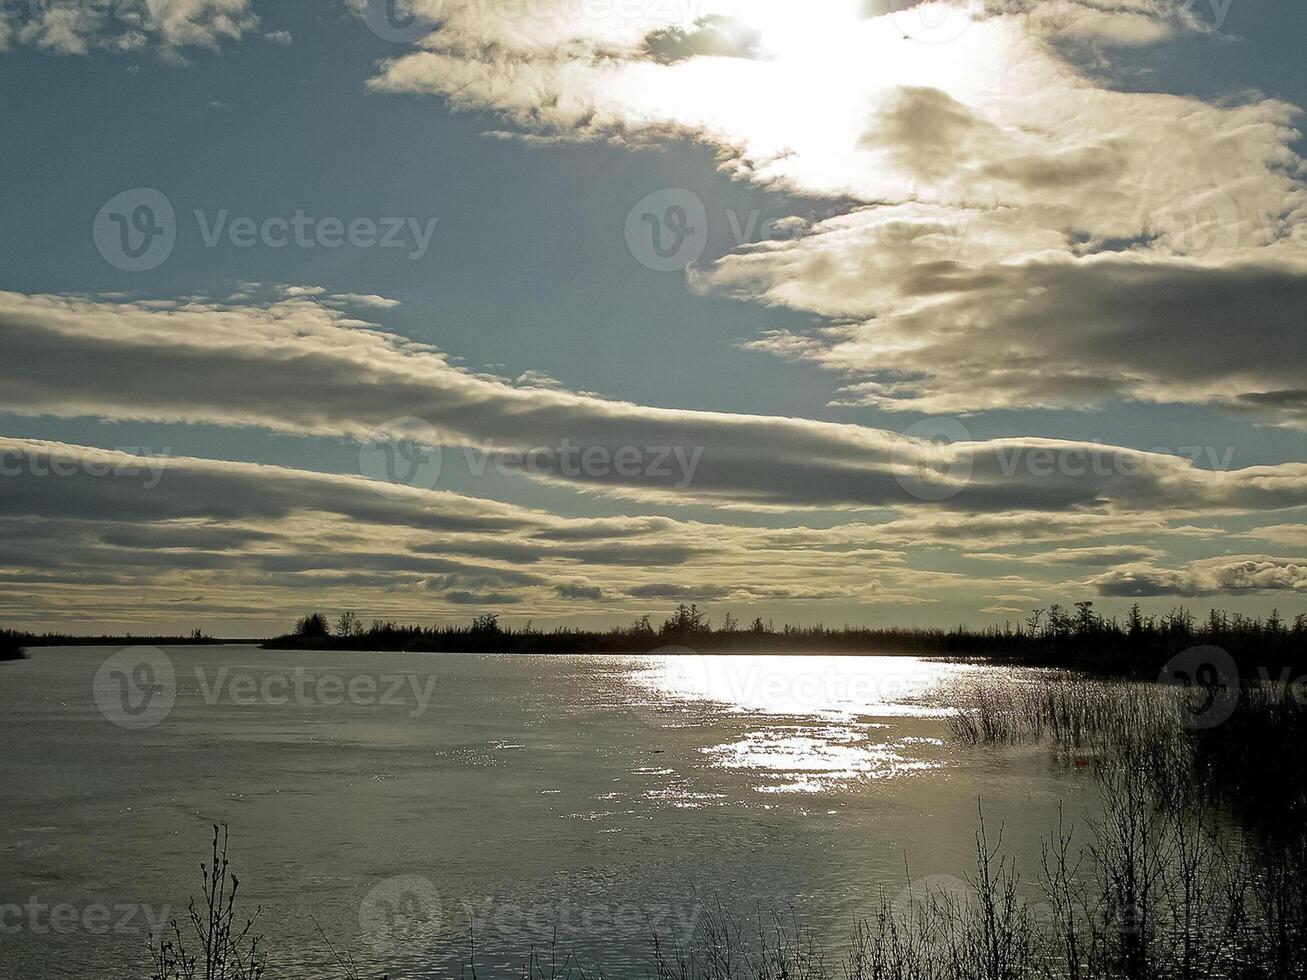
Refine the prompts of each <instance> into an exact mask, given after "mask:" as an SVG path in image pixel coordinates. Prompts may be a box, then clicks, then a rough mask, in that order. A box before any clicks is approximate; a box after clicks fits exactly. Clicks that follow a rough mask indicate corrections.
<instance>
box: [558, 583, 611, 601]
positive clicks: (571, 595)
mask: <svg viewBox="0 0 1307 980" xmlns="http://www.w3.org/2000/svg"><path fill="white" fill-rule="evenodd" d="M558 597H559V598H560V599H590V600H592V601H594V602H598V601H600V600H601V599H603V597H604V590H603V589H601V588H599V586H597V585H584V584H581V583H577V582H564V583H563V584H561V585H559V586H558Z"/></svg>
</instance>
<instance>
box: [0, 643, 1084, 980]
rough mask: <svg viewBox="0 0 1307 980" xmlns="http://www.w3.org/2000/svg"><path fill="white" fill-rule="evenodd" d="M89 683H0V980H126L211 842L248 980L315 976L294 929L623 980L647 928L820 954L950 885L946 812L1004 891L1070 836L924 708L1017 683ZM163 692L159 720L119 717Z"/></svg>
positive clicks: (120, 668) (420, 666)
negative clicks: (1062, 835)
mask: <svg viewBox="0 0 1307 980" xmlns="http://www.w3.org/2000/svg"><path fill="white" fill-rule="evenodd" d="M114 653H115V650H114V649H88V648H80V649H48V650H38V651H36V652H35V655H34V657H33V659H32V660H30V661H27V662H23V663H16V664H5V665H0V737H2V738H3V746H4V752H3V755H0V787H3V789H0V794H2V797H0V798H3V800H4V804H3V816H4V819H3V822H2V823H0V976H6V977H7V976H14V977H18V976H32V977H45V976H60V977H62V976H67V977H79V978H85V977H90V976H94V977H118V976H121V977H146V976H148V972H147V971H146V969H145V963H146V957H145V942H146V934H147V932H148V931H149V926H148V922H149V921H150V919H151V918H152V917H153V918H154V919H158V918H159V917H160V916H162V915H164V914H165V913H167V912H168V911H169V910H171V913H172V914H174V915H179V916H181V915H183V914H184V910H185V904H186V899H187V896H188V895H190V894H192V893H196V894H198V891H199V869H198V864H199V862H200V861H201V860H202V859H204V858H205V856H206V854H207V848H208V842H209V836H210V834H211V830H210V826H211V825H212V824H213V823H215V822H221V823H226V824H228V825H230V828H231V836H232V854H231V857H232V860H233V865H234V867H235V869H236V871H237V873H238V874H239V876H240V878H241V894H242V897H243V898H244V899H245V900H246V902H247V903H248V907H249V908H250V909H251V910H252V909H253V907H254V906H256V905H259V906H262V912H261V915H260V918H259V925H260V928H261V931H262V932H263V933H264V934H265V935H266V937H267V939H266V943H267V948H268V949H269V951H270V953H271V961H272V965H271V969H270V971H269V973H270V975H271V976H274V977H290V978H309V977H312V978H321V977H327V976H343V973H342V972H341V971H340V970H338V969H334V968H330V959H331V958H330V954H329V952H328V951H327V948H326V945H325V943H324V942H323V941H322V939H321V938H320V937H319V935H318V931H317V926H316V925H315V922H314V920H315V919H316V922H317V923H318V924H320V926H321V928H322V930H323V931H324V932H325V933H326V935H327V936H328V937H330V939H331V941H332V942H333V943H335V944H336V945H337V946H338V947H347V948H348V949H349V950H350V951H351V952H352V954H353V956H354V957H355V958H356V959H357V960H358V962H359V965H360V967H361V968H362V975H363V976H380V975H381V973H382V972H383V971H384V972H388V973H389V975H390V976H391V977H392V978H398V977H426V976H457V975H458V968H459V965H460V963H461V962H462V961H464V960H465V959H466V957H467V955H468V949H469V946H468V936H469V933H470V932H471V933H474V934H475V936H476V949H477V967H478V973H479V974H480V975H481V976H483V977H487V976H500V975H503V976H507V975H509V974H510V973H511V974H512V975H513V976H514V977H516V976H517V974H518V967H519V965H520V963H521V961H522V958H523V956H524V955H525V953H526V952H527V950H528V949H529V947H530V946H531V944H532V943H536V944H539V943H542V942H543V943H548V942H549V940H550V938H551V936H553V935H556V936H557V941H558V944H559V946H560V947H562V948H564V949H568V950H571V949H575V950H576V951H577V952H578V953H579V954H580V955H581V956H582V957H583V958H584V959H585V960H587V961H588V962H590V963H597V964H601V965H602V966H603V968H604V971H605V973H606V974H608V975H609V976H611V977H615V978H623V977H637V976H640V977H642V976H644V975H645V973H646V969H647V966H648V942H647V938H648V934H649V931H650V929H651V928H654V929H658V930H659V931H662V932H664V933H666V932H676V933H684V932H685V931H687V930H689V929H691V928H692V927H693V925H694V923H695V921H696V917H697V915H698V910H699V908H700V907H701V906H702V904H703V903H704V902H705V901H707V902H718V901H720V902H721V903H722V904H723V905H725V906H726V907H728V908H730V909H733V910H736V911H741V912H756V911H758V910H763V911H767V910H779V911H782V912H785V913H786V914H790V913H793V914H794V915H796V916H797V917H799V918H800V919H801V920H802V921H803V922H804V923H806V924H808V925H810V926H812V927H813V928H814V929H816V930H817V931H818V932H819V933H821V934H822V935H825V936H828V937H830V938H831V939H832V940H835V941H838V940H840V939H842V938H843V937H844V936H846V935H847V933H848V931H849V927H850V924H851V922H852V919H853V916H854V915H855V914H857V913H858V912H860V911H861V912H868V911H871V910H872V908H873V906H874V905H875V904H876V903H877V902H878V901H879V897H880V895H881V894H882V892H883V893H885V894H887V895H889V896H890V897H893V896H895V895H897V894H899V893H900V892H901V891H902V890H903V889H904V888H905V886H906V885H907V883H908V881H909V879H918V878H923V877H930V876H955V877H960V876H961V875H962V874H963V873H964V872H966V871H967V870H968V869H969V867H970V862H971V861H972V859H973V854H974V838H973V835H974V832H975V829H976V824H977V808H978V805H980V804H982V803H983V808H984V812H985V816H986V820H987V822H988V823H990V824H992V825H993V826H995V827H997V826H998V825H999V824H1002V825H1004V843H1005V845H1006V846H1007V848H1008V849H1009V850H1010V851H1011V852H1012V853H1014V854H1015V855H1016V856H1017V857H1018V859H1019V860H1021V861H1022V863H1023V864H1024V865H1025V866H1026V867H1027V868H1028V869H1029V870H1030V871H1031V872H1032V873H1033V872H1034V870H1035V866H1036V862H1037V859H1038V849H1039V840H1040V837H1041V835H1043V834H1045V833H1046V832H1047V831H1048V830H1049V829H1050V828H1052V827H1053V826H1054V825H1055V824H1056V822H1057V813H1058V806H1059V803H1060V802H1064V803H1065V806H1066V809H1067V813H1068V816H1069V817H1070V818H1072V819H1074V818H1075V817H1076V816H1077V815H1080V814H1083V813H1087V812H1089V811H1091V810H1092V809H1094V808H1095V791H1094V788H1093V786H1092V782H1091V778H1090V777H1089V776H1088V775H1087V774H1085V773H1077V772H1075V771H1074V770H1071V771H1068V770H1067V769H1066V768H1065V767H1064V766H1063V765H1061V764H1060V763H1057V762H1056V761H1054V760H1052V759H1051V758H1050V757H1049V756H1048V754H1047V753H1046V752H1044V751H1042V750H1039V749H1031V748H1027V749H1013V750H1003V751H995V750H992V749H974V748H966V747H962V746H958V745H956V744H954V743H953V742H951V741H950V739H949V735H948V730H947V724H946V721H945V714H946V712H945V710H944V708H943V699H944V697H945V696H946V694H947V693H948V692H949V691H951V690H955V689H961V690H966V689H967V688H969V687H970V686H971V685H972V684H974V683H975V682H977V681H978V680H980V679H982V677H984V676H986V675H994V674H1005V673H1006V676H1001V677H999V678H998V679H1000V680H1003V681H1005V682H1011V683H1026V682H1030V681H1031V680H1036V681H1037V678H1036V677H1033V676H1032V675H1029V674H1020V673H1017V672H1002V671H997V670H995V669H991V668H976V667H972V666H964V665H956V664H942V663H932V662H926V661H921V660H918V659H915V658H909V657H812V656H805V657H761V656H756V657H755V656H724V657H703V658H701V657H695V656H678V655H666V656H663V655H650V656H643V657H641V656H622V657H592V656H555V657H525V656H482V655H416V654H407V655H406V654H383V653H373V654H325V653H296V652H269V651H261V650H257V649H254V648H249V647H214V648H169V649H166V650H164V651H162V652H161V653H160V654H158V655H155V654H153V653H147V654H141V655H138V654H130V655H127V656H126V657H125V658H124V657H123V656H122V655H119V657H118V658H116V659H115V660H114V661H111V662H110V663H109V664H108V666H107V667H106V659H107V658H108V657H109V656H110V655H112V654H114ZM160 658H162V660H160ZM136 660H139V661H140V662H141V663H143V664H146V665H147V667H148V672H147V673H142V672H141V668H139V667H137V666H133V664H134V661H136ZM168 669H171V670H172V672H173V674H174V675H175V679H176V695H175V700H174V699H172V698H171V697H169V698H167V699H166V700H164V701H160V700H157V699H156V700H153V701H151V700H150V698H151V697H155V696H156V695H158V696H159V697H162V696H163V694H164V693H169V694H170V693H171V691H170V689H168V688H167V685H166V684H162V685H160V684H159V681H160V678H161V676H162V673H163V672H165V671H166V670H168ZM164 679H165V680H166V678H164ZM990 679H993V678H992V676H991V677H990ZM144 682H149V684H153V685H154V686H153V687H151V686H149V684H146V683H144ZM138 683H140V684H142V686H141V687H140V689H139V690H135V691H134V692H133V689H132V687H131V685H133V684H138ZM124 685H126V686H124ZM142 691H143V692H145V693H144V695H141V692H142ZM124 692H126V693H124ZM133 693H135V694H136V695H138V696H137V697H135V698H134V697H132V696H131V695H132V694H133ZM124 697H126V700H123V699H124ZM428 698H429V700H428ZM937 880H947V879H937Z"/></svg>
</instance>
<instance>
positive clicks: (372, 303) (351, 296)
mask: <svg viewBox="0 0 1307 980" xmlns="http://www.w3.org/2000/svg"><path fill="white" fill-rule="evenodd" d="M328 299H329V300H330V301H331V302H332V303H333V304H335V303H339V304H341V305H343V306H364V307H367V308H369V309H374V310H389V309H393V308H394V307H396V306H399V300H397V299H388V298H387V297H385V296H378V295H377V294H376V293H366V294H365V293H332V294H331V296H329V297H328Z"/></svg>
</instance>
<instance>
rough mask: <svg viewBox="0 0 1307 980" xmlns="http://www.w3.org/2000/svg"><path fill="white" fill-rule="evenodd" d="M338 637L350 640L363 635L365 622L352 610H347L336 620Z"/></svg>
mask: <svg viewBox="0 0 1307 980" xmlns="http://www.w3.org/2000/svg"><path fill="white" fill-rule="evenodd" d="M336 635H337V636H343V637H345V638H346V639H350V638H351V637H355V636H362V635H363V622H362V621H361V620H360V619H359V618H358V616H356V615H355V614H354V613H353V612H352V611H351V610H349V609H346V610H345V611H344V612H343V613H341V614H340V619H338V620H336Z"/></svg>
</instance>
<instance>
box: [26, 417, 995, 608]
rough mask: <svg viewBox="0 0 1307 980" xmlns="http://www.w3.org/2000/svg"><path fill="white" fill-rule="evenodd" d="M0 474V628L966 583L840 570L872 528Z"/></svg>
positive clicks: (207, 483)
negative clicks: (587, 514)
mask: <svg viewBox="0 0 1307 980" xmlns="http://www.w3.org/2000/svg"><path fill="white" fill-rule="evenodd" d="M160 466H162V470H161V471H160V470H159V467H160ZM0 468H2V469H0V479H3V484H4V486H3V489H4V493H3V494H0V581H6V582H21V583H25V584H26V585H27V586H29V587H30V589H29V590H27V591H21V592H20V591H18V590H6V592H5V594H4V595H3V596H0V616H3V618H4V619H6V620H8V621H23V622H29V621H32V620H41V619H47V620H57V619H59V618H60V617H61V616H62V615H63V611H65V610H66V609H67V608H68V607H69V604H70V603H75V604H76V606H77V608H79V610H82V611H84V614H85V615H84V618H85V619H86V620H88V621H91V620H97V621H98V618H99V617H107V619H109V620H113V621H123V622H131V621H140V620H142V619H144V620H146V621H150V619H151V617H154V618H155V621H158V620H159V619H162V620H164V621H167V619H168V617H169V616H170V615H171V613H169V612H168V607H169V606H170V605H171V604H173V603H174V601H175V600H178V599H182V598H189V597H193V596H196V595H204V596H206V597H207V599H208V600H209V601H210V603H211V605H212V607H213V609H214V610H226V612H223V613H222V614H223V615H234V616H236V618H244V619H262V620H264V621H268V620H275V621H282V622H284V621H287V620H289V619H290V618H291V617H293V616H294V615H298V614H302V613H303V611H304V609H305V607H306V606H319V607H328V608H354V609H357V610H359V611H361V612H363V613H366V615H368V616H379V617H383V618H404V619H409V620H412V619H415V618H426V617H427V616H429V615H440V614H442V613H443V614H447V615H455V614H457V613H458V610H459V609H461V608H462V607H465V606H467V605H486V606H498V605H508V604H512V605H514V607H515V608H519V609H521V610H523V612H524V614H528V615H533V616H540V617H551V616H552V617H556V618H559V619H562V618H569V619H574V618H575V617H576V616H578V615H584V614H587V613H596V612H602V613H603V614H605V615H610V614H614V615H622V616H625V615H630V614H639V613H642V612H650V611H651V609H650V605H649V604H650V603H653V604H654V609H653V611H657V609H658V608H659V606H658V603H660V602H668V601H672V600H675V599H679V598H681V597H683V596H684V597H694V598H695V599H696V600H698V601H705V600H708V599H724V598H726V597H728V596H729V597H730V598H731V599H732V601H738V602H741V603H751V602H769V601H781V600H787V599H794V600H796V601H797V600H802V601H805V602H822V601H828V600H840V601H850V602H861V601H866V602H882V603H884V602H898V603H902V602H910V601H912V600H913V597H914V594H915V593H916V592H917V591H919V590H921V589H938V588H941V587H943V586H945V585H948V584H956V583H957V582H959V581H969V580H963V579H962V578H961V577H959V576H952V575H945V574H940V573H937V572H931V571H916V570H913V569H911V568H908V567H906V566H904V564H903V563H902V561H901V556H898V555H894V554H888V555H885V554H881V553H878V552H876V551H875V550H873V549H870V548H864V549H862V550H860V551H858V552H856V553H854V554H851V553H850V552H849V551H848V550H847V548H846V547H845V545H846V543H847V542H849V541H851V540H854V539H860V540H862V541H864V542H870V541H874V540H876V539H877V538H878V536H879V531H878V529H877V528H876V527H875V526H872V525H867V526H862V527H844V528H839V529H824V530H823V529H810V528H790V529H767V528H750V527H735V526H731V525H724V524H723V525H712V524H702V523H695V522H684V521H676V520H672V519H670V518H650V519H645V518H578V517H559V516H556V515H552V514H548V513H545V512H542V511H538V510H531V509H527V508H522V507H518V506H513V505H508V504H502V503H496V502H493V501H487V500H478V499H475V498H471V497H467V496H463V495H459V494H455V493H450V492H447V491H430V490H416V489H410V488H402V487H382V486H378V484H376V483H374V482H372V481H369V480H366V479H363V478H361V477H349V476H338V475H328V474H321V473H313V472H307V471H302V470H294V469H287V468H285V467H278V466H267V465H256V464H250V463H231V462H221V461H215V460H200V459H192V458H186V457H166V458H161V457H143V456H140V455H137V454H133V453H126V452H119V451H113V450H104V449H96V448H91V447H84V446H71V445H66V444H61V443H51V442H40V441H33V440H21V439H8V438H0ZM801 540H806V541H807V542H808V545H809V547H807V548H802V549H801V548H798V547H797V545H798V543H799V542H800V541H801ZM578 543H581V544H580V546H579V547H578ZM782 543H783V544H784V547H781V546H780V545H781V544H782ZM582 568H583V569H584V574H585V576H586V578H584V579H583V578H579V577H578V573H579V572H582ZM595 579H599V580H601V582H602V584H598V583H597V582H596V581H594V580H595ZM723 580H730V581H733V582H737V583H739V584H738V585H736V586H734V587H733V588H732V589H729V590H727V589H724V588H723V587H722V586H721V585H720V583H721V581H723ZM796 583H801V584H796ZM38 587H39V588H38Z"/></svg>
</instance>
